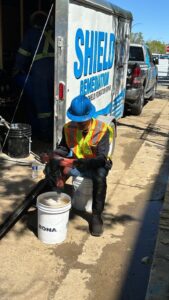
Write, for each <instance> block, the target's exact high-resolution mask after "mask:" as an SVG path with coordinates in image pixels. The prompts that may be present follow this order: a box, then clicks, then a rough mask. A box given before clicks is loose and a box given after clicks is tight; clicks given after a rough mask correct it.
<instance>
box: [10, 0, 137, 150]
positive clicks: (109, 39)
mask: <svg viewBox="0 0 169 300" xmlns="http://www.w3.org/2000/svg"><path fill="white" fill-rule="evenodd" d="M35 2H36V3H37V2H38V1H35ZM50 3H51V1H50V0H46V1H45V4H48V7H49V8H50V9H49V14H48V19H47V21H48V20H49V18H50V15H51V14H52V15H53V14H54V16H55V17H54V19H55V55H54V64H55V67H54V69H55V80H54V114H53V115H54V130H53V137H54V139H53V148H55V147H56V144H57V143H58V142H59V141H60V138H61V134H62V127H63V125H64V123H65V122H66V121H67V117H66V111H67V109H68V107H69V106H70V102H71V100H72V99H73V98H74V97H76V96H78V95H80V94H81V95H86V96H88V97H89V98H90V100H91V101H92V103H93V104H94V105H95V107H96V116H95V117H96V118H100V119H102V120H103V121H105V122H107V123H111V124H112V126H115V125H116V120H117V119H119V118H120V117H121V116H122V115H123V110H124V101H125V90H126V76H127V64H128V56H129V42H130V32H131V23H132V14H131V13H130V12H128V11H126V10H123V9H121V8H119V7H117V6H115V5H113V4H112V2H111V1H110V0H78V1H74V0H55V1H54V3H53V4H50ZM25 9H26V7H25ZM22 13H23V12H22V11H21V16H22V19H23V14H22ZM25 13H26V10H25ZM25 16H27V15H25ZM21 23H22V22H21ZM46 24H47V22H46ZM44 29H45V28H44ZM43 32H44V31H43ZM43 32H42V34H43ZM38 45H39V44H38ZM38 45H37V48H36V51H37V50H38ZM35 54H36V52H35ZM34 57H35V55H34ZM33 63H34V58H33V61H32V65H33ZM32 65H31V66H32ZM30 71H31V70H30ZM27 76H28V77H29V74H28V75H27ZM21 94H22V93H21ZM19 101H20V99H19ZM19 101H18V102H19ZM12 119H14V118H12ZM33 142H34V141H33Z"/></svg>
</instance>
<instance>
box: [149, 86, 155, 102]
mask: <svg viewBox="0 0 169 300" xmlns="http://www.w3.org/2000/svg"><path fill="white" fill-rule="evenodd" d="M156 89H157V83H155V84H154V86H153V88H152V94H151V96H150V98H149V99H148V100H154V98H155V94H156Z"/></svg>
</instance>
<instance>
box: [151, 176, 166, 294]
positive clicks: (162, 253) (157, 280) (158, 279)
mask: <svg viewBox="0 0 169 300" xmlns="http://www.w3.org/2000/svg"><path fill="white" fill-rule="evenodd" d="M168 299H169V182H168V186H167V190H166V194H165V198H164V205H163V209H162V212H161V215H160V222H159V231H158V237H157V242H156V249H155V253H154V258H153V263H152V269H151V273H150V279H149V284H148V289H147V295H146V300H168Z"/></svg>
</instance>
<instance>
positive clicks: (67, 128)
mask: <svg viewBox="0 0 169 300" xmlns="http://www.w3.org/2000/svg"><path fill="white" fill-rule="evenodd" d="M107 130H109V143H111V142H112V140H113V129H112V127H111V126H109V125H107V124H106V123H103V122H101V121H99V120H97V119H92V123H91V126H90V129H89V132H88V133H87V135H86V136H85V137H83V135H82V131H81V130H79V129H78V128H77V126H76V124H75V123H74V122H68V123H66V124H65V125H64V133H65V139H66V143H67V146H68V147H69V148H70V149H71V150H72V152H73V154H74V156H75V157H77V158H92V157H96V152H95V149H96V146H97V144H98V143H99V142H100V141H101V139H102V137H103V136H104V135H105V133H106V131H107Z"/></svg>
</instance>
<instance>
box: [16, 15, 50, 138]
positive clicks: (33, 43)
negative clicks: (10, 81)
mask: <svg viewBox="0 0 169 300" xmlns="http://www.w3.org/2000/svg"><path fill="white" fill-rule="evenodd" d="M46 20H47V14H46V13H45V12H43V11H37V12H34V13H33V14H32V15H31V18H30V22H31V28H30V29H29V30H28V31H27V33H26V34H25V36H24V38H23V41H22V44H21V46H20V48H19V49H18V52H17V55H16V61H15V66H14V77H15V82H16V83H17V85H18V86H20V88H22V87H23V85H24V81H25V79H26V76H27V73H28V71H29V68H30V65H31V63H32V59H33V57H34V54H35V51H36V49H37V46H38V43H39V40H40V38H41V34H42V31H43V28H44V25H45V23H46ZM24 96H25V99H24V101H25V103H24V104H25V110H26V114H27V119H28V120H27V121H28V123H30V124H31V126H32V132H33V135H35V136H36V137H38V138H39V139H41V140H44V141H51V140H52V132H53V129H52V127H53V98H54V31H53V28H52V26H51V25H50V24H47V26H46V29H45V31H44V34H43V36H42V39H41V42H40V44H39V47H38V50H37V53H36V56H35V58H34V61H33V65H32V68H31V72H30V74H29V78H28V81H27V83H26V86H25V91H24Z"/></svg>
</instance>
